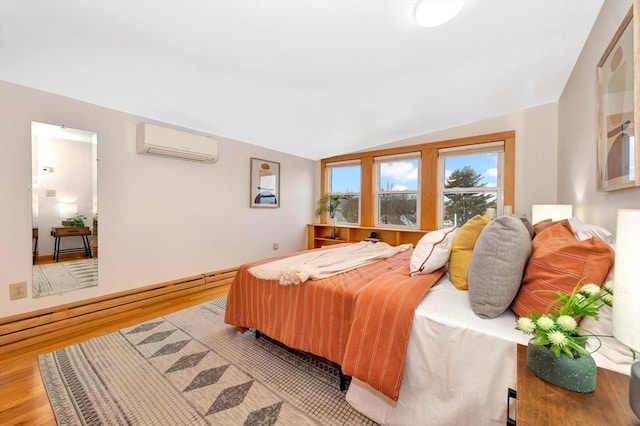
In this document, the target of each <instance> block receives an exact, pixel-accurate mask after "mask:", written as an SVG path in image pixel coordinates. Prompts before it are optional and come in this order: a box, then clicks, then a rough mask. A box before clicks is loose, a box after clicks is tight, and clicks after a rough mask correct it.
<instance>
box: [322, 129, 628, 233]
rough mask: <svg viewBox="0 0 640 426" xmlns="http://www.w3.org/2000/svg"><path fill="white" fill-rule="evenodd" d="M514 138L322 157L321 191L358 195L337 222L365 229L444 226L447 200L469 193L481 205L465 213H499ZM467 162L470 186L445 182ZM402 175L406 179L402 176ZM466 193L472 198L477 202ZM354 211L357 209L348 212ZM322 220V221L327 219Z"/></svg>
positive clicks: (510, 183) (450, 218)
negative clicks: (490, 210) (471, 178)
mask: <svg viewBox="0 0 640 426" xmlns="http://www.w3.org/2000/svg"><path fill="white" fill-rule="evenodd" d="M515 142H516V136H515V132H514V131H512V130H509V131H504V132H499V133H491V134H486V135H476V136H469V137H463V138H458V139H450V140H445V141H435V142H428V143H422V144H416V145H406V146H397V147H390V148H384V149H380V150H374V151H362V152H353V153H349V154H343V155H338V156H335V157H331V158H324V159H322V160H321V162H320V167H321V168H320V175H321V182H322V188H320V192H321V193H322V194H325V193H327V192H331V191H333V192H350V193H353V194H355V196H356V197H357V198H356V199H355V200H353V201H351V203H349V204H348V205H345V206H344V209H345V211H343V212H342V217H343V218H340V220H341V221H344V222H343V223H345V224H356V225H359V226H361V227H365V228H374V227H384V226H386V227H389V228H401V229H402V228H404V229H407V228H408V229H420V230H427V231H430V230H433V229H439V228H442V227H443V226H444V223H445V204H447V203H448V204H454V201H453V199H454V198H455V197H454V196H455V195H460V197H458V198H460V199H464V198H465V197H463V196H462V195H467V196H466V198H468V199H469V202H470V203H471V202H473V201H475V202H476V203H477V202H478V200H479V199H481V198H479V197H484V200H483V203H477V204H476V207H474V208H473V209H472V208H471V204H469V205H468V206H467V207H468V208H467V210H466V213H467V214H471V213H473V212H476V211H477V212H478V214H479V213H485V212H486V210H487V209H488V208H491V207H493V208H495V209H496V214H502V213H503V211H506V208H507V207H510V208H513V207H514V202H515V195H514V194H515V189H514V184H515V147H516V144H515ZM474 156H478V157H479V159H478V160H477V161H476V159H474ZM485 157H487V158H488V160H490V162H487V161H484V162H480V160H481V159H484V160H487V158H485ZM465 165H469V166H470V168H471V169H473V170H475V171H476V172H477V173H478V174H479V175H480V176H481V178H480V179H479V180H477V181H476V182H474V183H467V184H466V185H468V186H460V185H461V184H462V180H461V181H460V182H458V183H457V184H454V183H453V182H448V185H446V186H445V171H447V170H448V172H447V173H446V177H447V178H451V174H452V173H453V172H454V171H455V170H457V169H461V168H463V167H464V166H465ZM350 168H351V171H350V170H349V169H350ZM636 174H637V173H636ZM402 176H403V177H404V178H405V180H400V177H402ZM407 176H409V177H410V179H406V177H407ZM453 177H454V178H456V181H457V177H456V176H453ZM456 185H457V186H456ZM445 193H446V195H447V196H445ZM465 193H468V194H465ZM469 195H474V196H476V197H475V200H474V198H473V197H471V198H470V197H469ZM460 203H462V201H459V202H458V203H457V204H460ZM457 204H456V205H457ZM352 210H354V211H355V213H350V212H351V211H352ZM454 210H455V209H454V207H453V206H452V207H450V208H449V211H448V212H447V214H446V216H447V218H446V222H447V224H449V223H450V224H453V223H454V222H455V223H456V224H457V225H461V224H462V221H463V220H462V219H463V217H462V214H461V213H460V212H457V211H454ZM345 215H346V216H345ZM320 219H321V220H322V221H325V220H327V217H326V216H323V217H321V218H320Z"/></svg>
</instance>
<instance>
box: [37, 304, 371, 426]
mask: <svg viewBox="0 0 640 426" xmlns="http://www.w3.org/2000/svg"><path fill="white" fill-rule="evenodd" d="M225 302H226V297H222V298H218V299H215V300H211V301H208V302H205V303H202V304H200V305H197V306H194V307H191V308H187V309H184V310H181V311H177V312H173V313H171V314H168V315H165V316H164V317H159V318H156V319H153V320H150V321H147V322H144V323H142V324H138V325H135V326H132V327H128V328H124V329H122V330H119V331H116V332H113V333H110V334H107V335H104V336H99V337H95V338H92V339H90V340H87V341H85V342H82V343H79V344H76V345H72V346H69V347H66V348H63V349H60V350H57V351H55V352H51V353H48V354H44V355H41V356H40V357H39V365H40V371H41V375H42V379H43V382H44V384H45V388H46V389H47V394H48V396H49V400H50V402H51V406H52V407H53V411H54V413H55V416H56V419H57V423H58V424H60V425H99V424H117V425H120V424H124V425H127V424H129V425H134V424H135V425H186V424H190V425H191V424H194V425H195V424H198V425H200V424H201V425H275V424H281V425H375V423H374V422H373V421H372V420H370V419H369V418H367V417H365V416H364V415H362V414H361V413H359V412H357V411H356V410H354V409H353V408H352V407H351V406H350V405H349V404H348V403H347V402H346V401H345V392H343V391H340V389H339V387H340V385H339V378H338V370H337V368H336V367H335V366H334V365H332V364H330V363H327V362H325V361H323V360H321V359H318V358H316V357H313V356H311V355H308V354H305V353H301V352H298V351H295V350H292V349H289V348H287V347H285V346H283V345H281V344H279V343H277V342H274V341H272V340H270V339H268V338H263V337H261V338H260V339H256V338H255V335H254V334H253V332H252V331H247V332H245V333H243V334H240V333H238V332H237V331H236V330H235V328H234V327H232V326H230V325H228V324H225V323H224V320H223V319H224V306H225Z"/></svg>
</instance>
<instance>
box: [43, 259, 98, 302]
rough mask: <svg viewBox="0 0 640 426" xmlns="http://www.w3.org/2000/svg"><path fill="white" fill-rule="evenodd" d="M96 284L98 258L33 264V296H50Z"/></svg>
mask: <svg viewBox="0 0 640 426" xmlns="http://www.w3.org/2000/svg"><path fill="white" fill-rule="evenodd" d="M96 285H98V259H96V258H92V259H81V260H73V261H68V262H59V263H48V264H44V265H34V266H33V285H32V291H33V297H34V298H38V297H44V296H51V295H52V294H61V293H66V292H68V291H73V290H78V289H81V288H87V287H94V286H96Z"/></svg>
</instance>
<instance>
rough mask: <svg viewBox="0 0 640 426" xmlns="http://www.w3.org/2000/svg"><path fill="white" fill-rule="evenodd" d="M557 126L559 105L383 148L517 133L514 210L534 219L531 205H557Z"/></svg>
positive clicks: (543, 107) (501, 117) (489, 120)
mask: <svg viewBox="0 0 640 426" xmlns="http://www.w3.org/2000/svg"><path fill="white" fill-rule="evenodd" d="M557 127H558V105H557V103H552V104H547V105H542V106H538V107H535V108H529V109H526V110H522V111H517V112H514V113H510V114H506V115H502V116H500V117H495V118H492V119H488V120H483V121H479V122H476V123H471V124H466V125H464V126H459V127H454V128H452V129H447V130H443V131H439V132H435V133H430V134H428V135H422V136H416V137H414V138H410V139H405V140H402V141H398V142H394V143H392V144H387V145H383V146H382V147H385V148H386V147H391V146H404V145H414V144H420V143H428V142H437V141H444V140H448V139H457V138H462V137H468V136H475V135H482V134H489V133H497V132H504V131H509V130H515V132H516V166H515V167H516V176H515V180H516V182H515V187H516V193H515V206H514V210H513V211H514V213H517V214H526V215H527V217H529V218H531V205H533V204H553V203H555V202H556V197H557V193H556V187H557V157H556V152H557V149H558V135H557Z"/></svg>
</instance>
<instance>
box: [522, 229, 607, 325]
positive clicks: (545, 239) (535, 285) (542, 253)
mask: <svg viewBox="0 0 640 426" xmlns="http://www.w3.org/2000/svg"><path fill="white" fill-rule="evenodd" d="M613 260H614V252H613V249H612V248H611V247H610V246H609V244H607V243H605V242H604V241H602V240H601V239H599V238H595V237H592V238H589V239H588V240H584V241H578V240H577V239H576V237H575V236H574V235H573V231H572V230H571V225H570V224H569V221H568V220H566V219H565V220H561V221H558V222H557V223H554V224H553V225H551V226H549V227H548V228H546V229H544V230H543V231H541V232H540V233H539V234H537V235H536V237H535V238H534V239H533V243H532V252H531V257H530V258H529V262H528V263H527V267H526V269H525V271H524V278H523V280H522V285H521V286H520V290H519V291H518V294H517V295H516V298H515V299H514V301H513V303H512V304H511V310H512V311H513V312H515V314H516V315H518V316H529V315H530V314H531V309H535V310H536V312H538V313H539V314H541V313H543V312H545V310H546V309H547V305H549V303H551V302H552V301H553V300H554V299H555V294H554V292H561V293H570V292H571V291H572V290H573V288H574V287H575V286H576V285H577V284H578V282H580V283H581V284H589V283H594V284H597V285H601V284H602V283H603V281H604V280H605V279H606V277H607V274H608V273H609V269H611V266H613ZM581 280H582V281H581Z"/></svg>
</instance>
